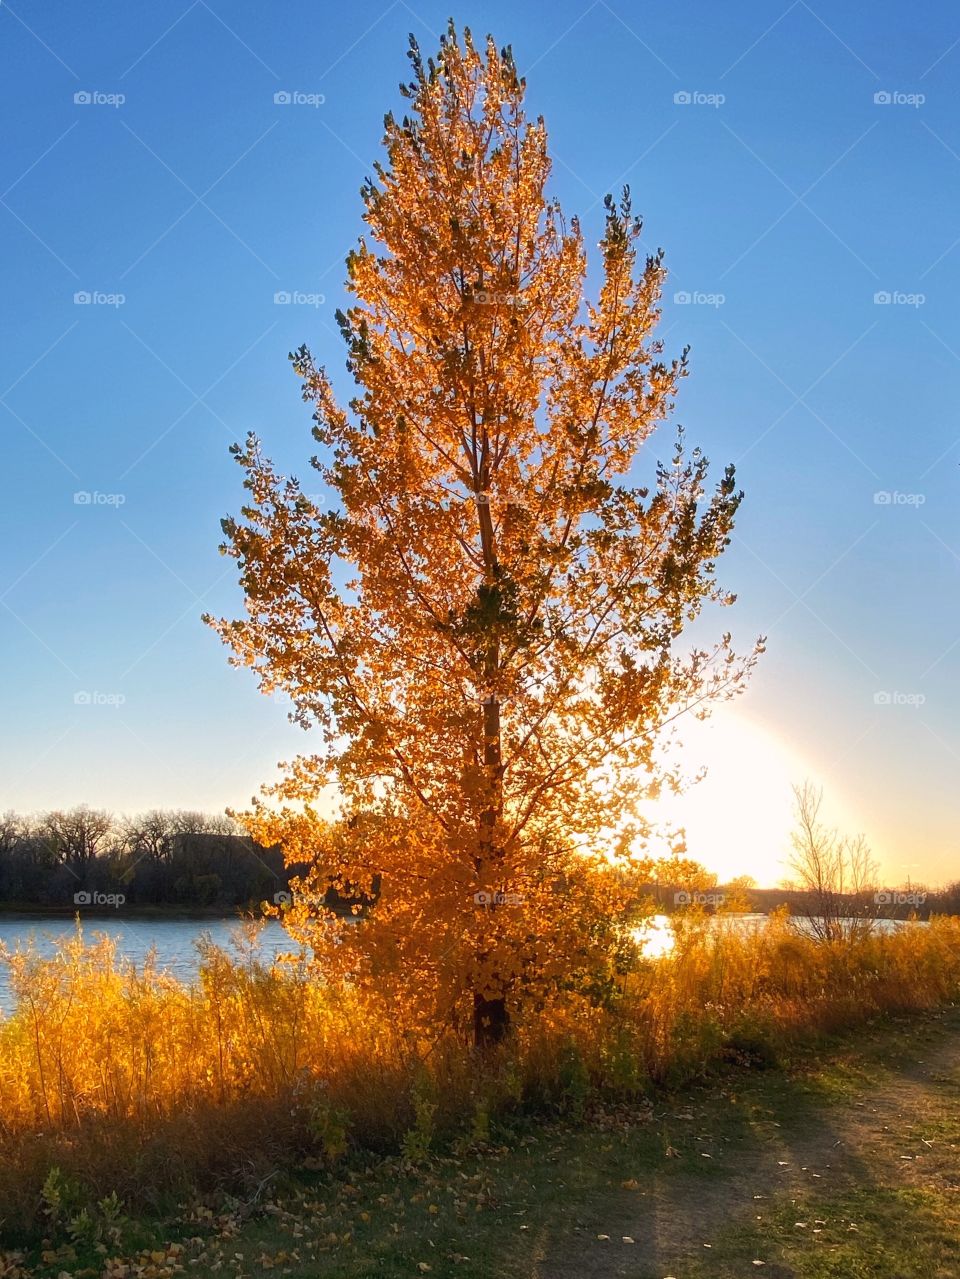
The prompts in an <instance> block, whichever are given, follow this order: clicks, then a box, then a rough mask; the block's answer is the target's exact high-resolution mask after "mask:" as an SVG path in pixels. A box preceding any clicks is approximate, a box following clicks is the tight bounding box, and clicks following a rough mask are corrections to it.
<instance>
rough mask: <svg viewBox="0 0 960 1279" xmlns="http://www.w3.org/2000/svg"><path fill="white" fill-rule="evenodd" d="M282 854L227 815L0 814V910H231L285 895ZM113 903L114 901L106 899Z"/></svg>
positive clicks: (71, 811)
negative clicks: (116, 907)
mask: <svg viewBox="0 0 960 1279" xmlns="http://www.w3.org/2000/svg"><path fill="white" fill-rule="evenodd" d="M290 873H291V872H288V871H287V870H286V869H285V868H284V865H283V855H282V853H281V852H280V850H279V849H278V848H261V847H260V846H259V845H258V844H256V843H255V842H254V841H253V840H252V839H250V838H249V836H247V835H244V834H243V833H242V832H241V831H240V829H239V827H238V826H237V825H236V823H235V822H233V821H232V820H231V819H230V818H228V817H215V816H210V815H209V814H206V813H196V812H166V811H161V810H154V811H153V812H149V813H143V814H141V815H139V816H136V817H124V818H115V817H113V816H112V815H111V814H110V813H107V812H104V811H103V810H101V809H94V808H88V807H86V806H81V807H79V808H72V809H69V810H56V811H53V812H48V813H40V814H37V815H34V816H29V817H24V816H21V815H19V814H17V813H5V814H3V815H2V816H0V906H6V907H7V908H10V907H15V906H25V907H29V906H38V907H44V908H57V907H59V908H62V909H73V908H76V907H79V908H83V907H84V906H86V907H96V906H98V905H106V906H111V905H116V904H117V899H118V898H123V904H124V905H133V906H172V907H177V908H180V909H183V910H213V909H232V908H235V907H246V906H255V905H257V904H258V903H259V902H262V901H264V900H268V901H269V900H272V899H273V897H274V894H276V893H278V892H283V891H285V890H286V888H287V882H288V876H289V874H290ZM110 899H112V900H110Z"/></svg>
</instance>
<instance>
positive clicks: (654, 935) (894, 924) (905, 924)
mask: <svg viewBox="0 0 960 1279" xmlns="http://www.w3.org/2000/svg"><path fill="white" fill-rule="evenodd" d="M768 918H769V916H768V915H759V914H750V915H746V914H745V915H734V914H730V915H711V916H709V919H710V926H711V927H712V928H719V927H723V928H730V929H734V930H736V931H737V932H756V931H757V929H760V928H765V927H766V924H767V920H768ZM792 922H793V923H794V924H795V925H796V926H797V928H798V929H799V930H800V931H801V932H806V933H810V934H812V933H813V928H812V927H811V923H810V920H809V919H803V918H802V917H799V916H794V917H793V920H792ZM841 922H842V923H844V924H852V923H853V922H854V921H853V920H843V921H841ZM914 923H919V924H920V925H921V926H924V927H925V926H926V924H927V921H926V920H917V921H907V920H904V919H875V920H873V927H874V929H875V930H876V931H877V932H881V933H892V932H896V930H897V929H898V928H911V927H913V926H914ZM634 936H635V937H636V939H637V941H638V943H639V944H640V949H641V950H642V952H643V954H644V955H645V956H646V957H647V958H648V959H657V958H659V957H660V956H661V955H668V954H669V953H670V951H671V950H672V949H673V929H672V928H671V927H670V916H669V915H652V916H651V917H650V919H649V920H648V921H647V923H646V924H644V925H643V927H641V928H638V929H637V930H636V932H635V933H634Z"/></svg>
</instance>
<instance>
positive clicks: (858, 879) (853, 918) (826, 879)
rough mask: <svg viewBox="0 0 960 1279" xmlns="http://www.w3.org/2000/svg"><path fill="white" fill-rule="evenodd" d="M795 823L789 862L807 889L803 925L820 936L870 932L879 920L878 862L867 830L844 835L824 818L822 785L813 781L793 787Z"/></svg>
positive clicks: (798, 886) (795, 882)
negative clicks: (875, 898)
mask: <svg viewBox="0 0 960 1279" xmlns="http://www.w3.org/2000/svg"><path fill="white" fill-rule="evenodd" d="M793 794H794V801H795V812H796V826H795V828H794V831H793V834H792V835H791V837H790V839H791V843H792V845H793V854H792V856H791V857H790V859H789V861H788V862H787V865H788V867H789V870H790V873H791V877H792V878H791V880H790V882H789V884H788V886H789V887H790V888H793V889H795V890H799V891H801V892H802V893H803V900H802V902H801V903H798V906H797V913H798V915H799V916H800V917H801V918H802V919H803V921H804V923H803V930H804V932H807V933H812V934H813V936H814V937H816V938H818V939H819V940H820V941H840V940H843V939H845V938H847V939H856V938H858V937H863V936H866V934H867V933H869V932H870V931H871V929H872V928H873V926H874V924H875V922H876V918H875V917H876V912H875V910H874V908H873V900H872V899H873V892H874V891H875V888H876V877H877V864H876V862H875V860H874V858H873V855H872V853H871V852H870V846H869V844H868V843H867V840H866V837H865V836H864V835H854V836H849V835H842V834H841V833H840V832H839V831H838V830H837V829H836V827H828V826H826V825H825V824H824V823H823V821H822V820H821V817H820V810H821V807H822V805H823V790H822V789H817V788H816V787H815V786H814V785H813V783H812V782H809V781H806V782H804V783H803V785H802V786H794V788H793Z"/></svg>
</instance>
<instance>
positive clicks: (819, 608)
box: [0, 0, 960, 882]
mask: <svg viewBox="0 0 960 1279" xmlns="http://www.w3.org/2000/svg"><path fill="white" fill-rule="evenodd" d="M449 9H450V5H449V0H443V3H442V4H434V3H431V2H428V0H418V3H417V4H416V5H415V6H411V5H409V4H407V3H405V2H404V0H396V2H394V3H381V2H380V0H377V3H375V4H373V5H370V6H357V5H349V4H338V5H333V4H329V3H312V4H310V3H302V2H299V0H297V2H294V0H280V3H276V4H273V5H264V4H261V3H253V0H211V2H210V3H208V2H207V0H158V2H157V3H154V4H151V5H130V4H127V3H121V2H120V0H91V3H88V4H84V5H76V4H74V3H67V0H43V2H42V3H41V0H14V4H13V6H12V7H11V6H10V5H8V4H6V3H5V0H4V3H3V4H2V7H0V60H2V61H0V68H2V69H0V96H2V101H3V116H4V122H5V124H4V129H3V147H2V162H0V192H2V196H0V226H2V239H0V244H2V256H3V276H2V278H3V289H2V294H0V306H2V309H3V320H4V324H3V335H4V340H3V343H2V345H0V397H2V398H0V431H2V440H3V451H2V459H3V472H2V474H3V502H2V504H0V547H2V559H0V604H2V607H0V645H2V671H3V682H2V687H0V722H2V729H3V731H2V734H0V807H13V808H17V809H20V810H24V811H29V810H32V809H38V808H45V807H53V806H61V805H68V804H73V803H78V802H84V801H85V802H88V803H91V804H94V805H97V806H105V807H109V808H112V809H114V810H117V811H123V810H127V811H130V810H136V809H139V808H144V807H151V806H164V807H174V806H190V807H201V808H206V809H210V810H216V809H220V808H222V807H223V806H225V805H228V804H235V805H238V804H239V805H242V804H243V803H245V802H246V801H247V800H248V799H249V797H250V796H251V794H252V793H253V792H254V791H255V790H256V789H257V788H258V786H259V784H260V783H261V782H263V781H265V780H270V779H272V777H273V776H274V767H275V765H276V763H277V762H278V761H279V760H281V759H285V758H289V757H291V756H292V755H294V754H295V753H297V752H298V751H299V750H302V749H305V748H306V747H307V746H308V745H309V739H308V738H305V737H304V735H303V734H302V732H301V731H300V730H299V729H297V728H294V727H293V726H291V725H289V724H288V723H287V721H286V718H285V716H286V711H285V709H284V707H283V706H282V705H279V704H276V703H273V702H271V701H270V700H268V699H265V698H263V697H262V696H260V695H259V694H258V693H257V691H256V688H255V684H254V681H253V679H252V678H251V677H250V675H249V674H248V673H246V672H238V671H234V670H232V669H230V668H228V667H227V664H226V656H225V652H224V650H223V649H222V648H221V647H220V644H219V642H218V641H217V639H216V637H215V636H214V635H213V634H212V632H209V631H208V630H206V628H204V627H203V626H202V625H201V623H200V614H201V613H202V612H203V611H204V610H210V611H212V612H215V613H217V612H226V613H234V612H235V611H236V609H237V608H238V606H239V592H238V588H237V586H236V584H235V581H234V569H233V565H232V563H231V562H229V561H226V560H224V559H221V558H220V557H219V555H218V553H217V545H218V541H219V536H220V530H219V520H220V517H221V516H222V515H223V514H225V513H227V512H228V511H231V510H236V509H237V507H238V505H239V502H240V492H241V490H240V475H239V471H238V469H237V467H236V466H235V465H234V464H233V463H232V461H231V460H230V458H229V456H228V452H227V449H228V446H229V444H230V443H231V441H233V440H237V439H240V438H242V436H243V435H244V433H245V432H246V431H247V430H248V429H250V428H253V429H255V430H256V431H257V432H258V433H260V434H261V435H262V436H263V438H264V440H265V443H266V446H267V449H268V451H269V452H270V453H271V454H272V455H273V456H274V457H275V459H276V460H277V462H278V464H279V465H281V466H282V467H285V468H286V469H288V470H292V471H294V472H295V473H299V474H300V475H301V476H302V477H303V478H304V479H305V481H306V482H305V485H304V487H305V488H306V489H307V490H308V491H310V482H309V474H308V473H309V468H308V467H307V466H306V458H307V457H308V456H309V454H310V452H311V451H312V441H311V439H310V436H309V426H310V421H309V412H308V410H307V409H306V408H305V406H304V405H302V404H301V402H300V399H299V390H298V385H297V383H296V381H295V379H294V377H293V375H292V374H291V372H290V369H289V365H288V363H287V360H286V354H287V352H288V350H290V349H291V348H293V347H295V346H297V345H299V344H300V343H301V342H303V341H306V342H307V343H308V344H309V345H310V346H311V348H312V349H313V351H314V353H315V355H316V356H317V358H318V359H319V360H321V361H323V362H326V363H328V365H329V366H330V368H331V369H332V370H333V371H334V372H335V374H336V376H337V378H338V380H339V385H340V387H341V389H342V390H345V389H346V375H345V373H344V372H343V354H342V348H341V345H340V341H339V338H338V335H337V333H336V330H335V325H334V323H333V312H334V310H335V308H336V307H337V305H339V304H340V303H341V302H342V300H343V292H342V279H343V275H344V269H343V259H344V257H345V254H346V252H347V250H348V248H349V247H350V245H351V243H352V242H353V241H354V239H355V237H356V235H357V234H358V232H359V230H360V225H361V224H360V210H361V205H360V198H359V187H360V184H361V182H362V180H363V178H364V177H365V175H366V174H367V173H368V172H369V171H370V168H371V162H372V161H373V159H374V158H376V157H377V155H378V152H379V146H380V139H381V132H382V117H383V114H384V112H385V111H386V110H387V109H390V108H394V109H396V108H400V109H402V102H401V100H400V98H399V94H398V92H397V84H398V82H399V81H400V80H401V79H403V80H406V79H407V78H408V75H407V62H406V58H405V48H406V38H407V33H408V32H409V31H413V32H414V33H415V34H416V35H417V37H418V39H419V40H420V42H421V45H422V46H423V48H424V50H425V52H433V51H434V49H435V47H436V44H437V40H438V36H439V33H440V31H441V30H442V29H443V27H444V25H445V21H446V18H447V16H448V12H449ZM454 16H455V17H456V18H457V20H458V22H460V23H467V24H469V25H470V26H471V27H472V29H473V30H474V32H475V33H477V34H483V33H485V32H486V31H487V30H490V31H492V33H493V34H494V36H495V37H496V39H497V40H498V42H499V43H508V42H509V43H512V45H513V47H514V51H515V54H516V57H517V61H518V64H519V67H520V69H521V72H522V73H523V74H525V75H526V77H527V81H528V106H529V109H530V112H531V114H534V115H536V114H538V113H542V114H543V115H544V116H545V117H546V120H547V125H548V130H549V134H550V138H551V144H552V150H553V155H554V158H555V168H554V176H553V188H554V191H555V192H556V194H557V195H558V196H559V197H560V199H561V201H562V202H563V204H564V206H565V208H566V210H567V212H568V213H573V212H577V213H579V214H580V216H581V219H582V221H583V224H584V228H585V231H586V234H587V241H588V243H591V242H595V241H596V239H597V238H598V237H599V234H600V230H601V226H602V203H601V202H602V197H603V195H604V193H605V192H606V191H609V190H618V189H619V187H620V185H621V184H622V183H623V182H624V181H629V182H630V184H631V185H632V187H633V191H634V202H635V207H636V208H637V209H638V210H639V211H641V212H642V213H643V215H644V218H645V224H646V233H645V236H646V239H647V241H648V242H649V245H650V246H651V247H655V246H657V245H663V246H664V248H665V249H666V261H667V264H668V266H669V268H670V270H671V273H672V274H671V279H670V281H669V282H668V286H667V292H666V300H665V306H664V318H663V324H662V334H663V336H664V338H665V340H666V343H667V348H668V351H669V352H672V353H676V352H678V351H679V349H680V348H681V347H682V346H683V345H684V344H685V343H690V344H691V346H692V374H691V377H690V378H689V379H688V380H687V381H686V382H685V383H684V384H683V386H682V388H681V397H680V403H679V408H678V414H677V416H678V419H679V420H680V421H682V422H683V423H684V424H685V426H686V427H687V430H688V434H689V438H690V440H691V442H697V443H701V444H702V445H703V446H704V448H705V450H706V451H707V453H708V455H709V456H710V457H711V459H712V460H713V462H714V464H715V467H717V468H719V467H720V466H721V465H722V464H723V463H724V462H726V461H727V460H735V461H736V462H737V463H738V469H739V476H740V481H741V483H742V485H743V487H744V488H745V489H746V492H747V500H746V503H745V505H744V507H743V508H742V514H741V519H740V523H739V527H738V532H737V536H736V543H735V545H734V546H733V547H732V548H731V550H730V552H729V554H728V556H727V557H726V562H725V564H724V565H723V578H724V581H725V583H726V584H727V585H728V586H729V587H730V588H731V589H734V590H736V591H738V592H739V595H740V602H739V603H738V605H737V607H736V608H735V609H734V610H731V611H728V612H727V613H726V614H725V615H724V616H723V618H722V624H725V625H729V626H730V627H731V628H732V629H733V631H734V634H735V636H736V637H737V638H738V640H739V641H740V643H741V645H742V646H743V647H744V648H746V647H748V646H749V645H750V643H751V642H752V639H753V638H754V636H756V635H757V634H758V633H766V634H768V636H769V652H768V654H767V656H766V658H765V659H764V661H763V663H762V666H761V668H760V670H759V672H758V674H757V676H756V678H755V680H754V682H753V684H752V687H751V690H750V692H749V693H748V694H747V696H746V697H744V698H743V699H741V700H740V701H739V702H738V703H737V709H736V712H735V714H733V715H730V714H729V713H727V714H725V715H724V716H723V717H722V718H721V719H720V720H718V721H717V724H716V726H715V728H714V729H713V730H711V731H708V732H703V731H701V730H699V729H697V730H696V731H695V732H694V733H692V734H691V737H690V745H689V751H690V756H689V758H690V761H691V765H694V764H695V763H696V762H697V760H698V759H703V760H704V761H705V762H707V763H708V764H711V763H712V765H713V769H714V771H713V778H712V780H711V781H708V782H707V783H706V784H705V787H706V789H703V790H702V791H701V794H700V797H699V798H698V799H694V800H691V801H690V802H689V804H688V807H687V809H685V810H684V812H685V814H686V818H689V824H690V831H691V836H692V840H693V846H692V849H691V851H693V852H695V853H697V854H698V855H699V856H701V857H702V858H703V859H704V860H705V861H707V862H708V863H709V864H713V865H714V866H716V868H717V869H719V870H720V871H722V872H727V871H731V870H736V869H740V868H744V869H747V870H750V871H751V872H752V873H753V874H755V875H756V876H757V878H759V879H761V880H763V881H767V882H770V881H772V880H774V879H776V878H777V877H778V875H779V870H778V867H777V860H778V858H779V857H780V856H781V854H782V853H783V851H784V849H783V842H784V841H783V834H784V830H785V829H786V826H787V824H788V821H787V813H786V807H787V804H788V801H789V793H788V792H789V783H790V781H792V780H797V781H799V780H802V778H803V776H804V775H807V774H809V775H810V776H813V777H816V778H820V779H821V780H822V781H823V783H824V785H825V787H826V789H827V792H828V795H829V796H830V798H831V801H832V804H833V809H834V811H835V813H836V814H837V815H838V817H839V818H841V819H842V820H843V821H844V822H849V823H850V824H851V825H853V826H854V827H856V828H862V829H864V830H865V831H866V832H867V834H868V835H869V836H870V838H871V840H872V841H873V844H874V847H875V848H876V850H877V851H878V852H879V853H880V854H881V855H882V857H883V859H884V862H885V867H886V873H887V875H888V876H889V877H901V878H902V877H904V876H906V875H907V874H910V875H912V876H913V877H914V878H916V877H917V876H922V875H926V876H927V877H930V878H933V879H936V880H943V879H946V878H949V877H960V833H958V824H957V820H956V818H957V798H956V796H957V785H956V780H957V774H958V764H960V732H958V722H960V686H958V680H957V671H958V666H960V589H958V588H960V527H958V504H957V494H958V487H960V469H958V462H960V421H958V413H957V405H958V402H960V395H958V392H960V324H958V311H957V301H956V300H957V296H958V293H960V289H958V285H960V239H958V237H960V223H958V221H957V209H958V208H960V109H958V96H957V91H956V83H957V76H958V72H960V11H958V10H957V9H956V7H955V6H954V5H950V4H946V3H944V2H943V0H935V2H933V3H930V4H928V5H925V6H924V7H923V10H922V21H919V20H918V17H917V11H915V10H910V9H909V8H908V7H907V6H904V5H902V4H895V3H893V0H875V2H874V3H872V4H870V5H856V6H854V5H842V6H837V5H825V4H818V5H816V6H812V5H810V4H807V3H806V2H805V0H795V2H794V3H786V0H784V3H783V4H782V5H781V3H779V2H778V3H772V2H771V0H765V2H764V3H760V2H759V0H742V2H740V3H738V4H736V5H718V4H716V3H712V2H710V3H708V2H707V0H680V2H679V3H674V4H671V5H669V6H659V5H658V6H644V5H638V4H636V3H628V2H627V0H615V2H613V0H612V2H611V3H607V2H606V0H596V2H595V3H588V2H587V0H551V3H549V4H547V3H541V2H540V0H527V2H526V3H524V4H518V3H516V2H515V0H514V3H509V4H508V3H484V4H478V3H464V4H459V5H458V6H457V9H456V12H455V14H454ZM278 94H280V95H288V96H289V97H290V98H291V99H292V100H291V101H288V102H284V101H280V102H277V101H275V96H276V95H278ZM77 95H80V100H76V99H77ZM878 95H879V100H878ZM121 98H122V100H120V99H121ZM84 99H86V100H84ZM78 294H80V295H83V294H85V295H92V297H93V300H91V301H88V302H83V301H75V295H78ZM276 294H287V295H294V296H295V297H296V298H298V299H299V300H295V301H292V302H286V303H283V302H281V303H277V302H276V301H275V295H276ZM878 296H879V297H880V298H881V299H882V298H884V297H886V298H888V299H889V300H888V301H883V300H877V298H878ZM121 298H122V300H121ZM657 439H658V444H659V448H660V450H661V451H663V452H664V453H666V451H667V449H668V447H669V442H670V433H669V429H668V430H667V431H665V432H664V433H663V434H662V435H661V436H659V437H657ZM78 493H81V494H83V493H86V494H89V495H91V500H90V501H88V502H86V503H83V502H78V501H76V500H75V495H76V494H78ZM877 494H881V495H883V494H886V495H888V496H890V500H889V501H886V502H884V501H878V500H876V495H877ZM718 624H719V623H718Z"/></svg>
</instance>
